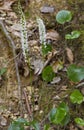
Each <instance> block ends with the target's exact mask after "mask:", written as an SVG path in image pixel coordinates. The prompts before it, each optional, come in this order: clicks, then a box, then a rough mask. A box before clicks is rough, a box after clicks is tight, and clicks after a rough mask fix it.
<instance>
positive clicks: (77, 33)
mask: <svg viewBox="0 0 84 130" xmlns="http://www.w3.org/2000/svg"><path fill="white" fill-rule="evenodd" d="M79 36H80V31H73V32H71V38H72V39H75V38H78V37H79Z"/></svg>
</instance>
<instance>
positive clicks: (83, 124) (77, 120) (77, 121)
mask: <svg viewBox="0 0 84 130" xmlns="http://www.w3.org/2000/svg"><path fill="white" fill-rule="evenodd" d="M75 122H76V123H77V124H78V125H80V126H84V120H83V119H81V118H78V117H77V118H75Z"/></svg>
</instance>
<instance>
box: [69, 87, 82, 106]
mask: <svg viewBox="0 0 84 130" xmlns="http://www.w3.org/2000/svg"><path fill="white" fill-rule="evenodd" d="M83 98H84V97H83V95H82V94H81V93H80V91H79V90H77V89H75V90H74V91H73V92H72V93H71V95H70V100H71V102H72V103H77V104H81V103H82V102H83Z"/></svg>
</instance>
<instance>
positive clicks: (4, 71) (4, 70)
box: [0, 68, 7, 76]
mask: <svg viewBox="0 0 84 130" xmlns="http://www.w3.org/2000/svg"><path fill="white" fill-rule="evenodd" d="M6 71H7V69H6V68H2V69H0V76H2V75H3V74H4V73H6Z"/></svg>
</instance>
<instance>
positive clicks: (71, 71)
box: [67, 64, 84, 82]
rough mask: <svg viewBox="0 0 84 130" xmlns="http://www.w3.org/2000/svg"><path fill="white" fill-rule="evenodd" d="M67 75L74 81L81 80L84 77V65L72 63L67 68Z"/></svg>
mask: <svg viewBox="0 0 84 130" xmlns="http://www.w3.org/2000/svg"><path fill="white" fill-rule="evenodd" d="M67 75H68V77H69V79H70V80H72V81H73V82H80V81H81V80H83V79H84V67H79V66H76V65H74V64H72V65H70V66H69V68H68V69H67Z"/></svg>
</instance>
